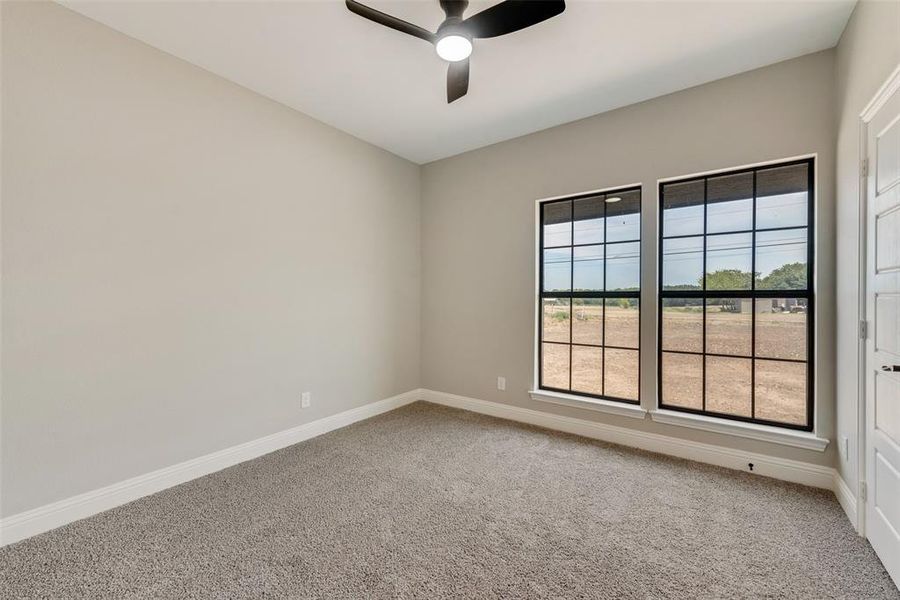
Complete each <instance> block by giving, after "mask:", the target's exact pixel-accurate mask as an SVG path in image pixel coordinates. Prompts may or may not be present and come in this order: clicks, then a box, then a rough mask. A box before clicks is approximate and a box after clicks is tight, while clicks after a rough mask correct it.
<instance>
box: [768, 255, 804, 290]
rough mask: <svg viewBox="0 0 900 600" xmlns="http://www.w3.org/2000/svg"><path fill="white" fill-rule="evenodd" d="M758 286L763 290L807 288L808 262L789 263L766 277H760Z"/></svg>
mask: <svg viewBox="0 0 900 600" xmlns="http://www.w3.org/2000/svg"><path fill="white" fill-rule="evenodd" d="M756 287H757V288H758V289H761V290H803V289H806V263H800V262H795V263H788V264H786V265H783V266H780V267H778V268H777V269H775V270H774V271H772V272H771V273H769V274H768V275H766V276H765V277H762V278H758V279H757V281H756Z"/></svg>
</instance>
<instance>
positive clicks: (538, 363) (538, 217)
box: [532, 183, 644, 417]
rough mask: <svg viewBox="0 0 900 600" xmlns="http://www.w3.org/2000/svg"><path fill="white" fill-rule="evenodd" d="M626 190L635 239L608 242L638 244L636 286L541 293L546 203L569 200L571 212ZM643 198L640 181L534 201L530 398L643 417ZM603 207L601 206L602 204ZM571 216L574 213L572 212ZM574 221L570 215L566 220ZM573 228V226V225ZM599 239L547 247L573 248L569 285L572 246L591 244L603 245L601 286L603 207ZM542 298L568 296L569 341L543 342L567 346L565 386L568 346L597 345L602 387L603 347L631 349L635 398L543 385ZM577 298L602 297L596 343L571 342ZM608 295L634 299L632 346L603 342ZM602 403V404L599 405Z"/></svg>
mask: <svg viewBox="0 0 900 600" xmlns="http://www.w3.org/2000/svg"><path fill="white" fill-rule="evenodd" d="M626 192H637V193H638V197H639V200H638V207H639V210H638V238H637V239H636V240H625V241H617V242H612V244H617V243H622V244H625V243H636V244H637V246H638V289H637V290H632V291H611V292H610V291H607V290H605V289H604V290H602V291H590V292H576V291H574V290H569V291H568V292H559V291H556V292H553V291H547V292H544V289H543V288H544V285H543V283H544V258H543V253H544V250H545V248H544V207H545V206H547V205H549V204H554V203H559V202H571V203H572V207H573V208H572V211H573V213H574V206H575V201H576V200H581V199H585V198H593V197H596V196H608V195H611V194H620V193H626ZM643 199H644V190H643V187H642V184H640V183H634V184H629V185H622V186H616V187H610V188H603V189H599V190H591V191H589V192H579V193H576V194H570V195H565V196H554V197H551V198H543V199H540V200H537V201H536V205H535V221H536V227H537V236H536V244H535V261H536V269H535V278H536V281H535V298H534V306H535V338H534V339H535V364H534V391H533V392H532V395H533V396H534V397H541V398H540V399H543V400H548V401H553V400H550V396H556V397H557V399H558V400H562V401H565V400H572V401H575V402H578V401H582V402H588V403H590V404H592V405H596V406H599V407H600V408H601V409H602V406H603V404H606V405H607V406H609V407H610V408H611V410H608V411H607V412H617V408H618V407H622V409H625V410H627V411H628V412H629V413H630V412H632V411H636V410H639V411H640V416H641V417H643V414H644V410H643V409H640V406H641V387H642V384H643V380H642V377H641V374H642V364H641V363H642V344H641V317H642V312H643V310H644V309H643V302H642V298H641V293H642V288H643V286H642V285H641V283H642V273H643V254H644V246H643V244H644V240H643V237H644V236H643V225H644V220H643V212H644V211H643V208H644V207H643ZM604 207H605V205H604ZM573 217H574V214H573ZM570 222H571V223H573V224H574V218H573V219H572V220H571V221H570ZM573 227H574V225H573ZM603 232H604V234H603V242H602V243H589V244H576V243H575V239H574V237H573V238H572V239H570V244H569V245H565V246H550V247H549V248H550V249H553V248H570V249H572V250H573V255H572V258H571V259H570V285H571V283H572V282H573V277H574V265H575V260H574V249H575V248H578V247H584V246H595V245H602V246H603V248H604V254H603V272H604V288H605V287H606V286H605V283H606V270H607V254H606V247H607V246H608V245H609V244H610V242H608V241H607V233H608V223H607V220H606V213H605V208H604V220H603ZM545 298H568V299H569V300H570V304H569V315H570V317H569V342H568V343H564V342H547V343H558V344H559V345H567V346H568V348H569V388H571V387H572V383H571V382H572V347H573V346H584V347H591V348H601V349H602V351H603V359H602V365H601V382H602V384H601V385H603V386H604V387H605V385H606V381H605V374H606V354H605V352H606V348H607V347H609V348H611V349H613V350H616V349H621V350H627V351H631V352H637V365H638V368H637V398H636V399H630V398H620V397H616V396H609V395H605V394H594V393H590V392H581V391H574V390H571V389H568V390H567V389H562V388H557V387H551V386H545V385H544V384H543V372H542V371H543V369H542V365H543V345H544V339H543V301H544V299H545ZM577 298H591V299H602V300H603V311H604V312H603V315H604V316H603V333H602V339H601V344H600V345H595V344H582V343H572V317H571V315H572V311H573V304H572V303H571V301H572V300H574V299H577ZM608 298H634V299H636V300H637V302H638V309H637V317H638V323H637V332H638V342H637V347H636V348H626V347H623V346H622V347H620V346H607V345H606V318H605V316H606V312H605V311H606V300H607V299H608ZM601 403H602V404H601Z"/></svg>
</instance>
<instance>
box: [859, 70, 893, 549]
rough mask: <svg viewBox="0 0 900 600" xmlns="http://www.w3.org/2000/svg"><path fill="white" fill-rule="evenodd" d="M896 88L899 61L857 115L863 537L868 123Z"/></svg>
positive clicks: (862, 506)
mask: <svg viewBox="0 0 900 600" xmlns="http://www.w3.org/2000/svg"><path fill="white" fill-rule="evenodd" d="M898 90H900V64H898V65H897V67H896V68H895V69H894V71H893V72H892V73H891V74H890V76H889V77H888V78H887V79H886V80H885V82H884V83H883V84H882V85H881V87H880V88H879V89H878V91H877V92H875V95H874V96H872V99H871V100H870V101H869V103H868V104H866V107H865V108H864V109H863V110H862V112H860V114H859V164H858V167H859V168H858V171H857V173H858V175H859V178H858V185H859V213H858V215H857V216H858V219H859V236H858V237H859V244H858V248H857V249H858V258H859V261H858V269H859V271H858V272H859V285H858V297H857V302H858V307H859V309H858V315H857V316H858V321H859V323H858V327H859V328H860V329H859V331H860V335H857V402H856V405H857V406H856V408H857V411H856V427H857V431H856V439H857V443H856V463H857V464H856V469H857V471H856V490H855V493H856V523H854V526H855V527H856V531H857V533H858V534H859V535H861V536H863V537H867V536H866V500H864V499H863V497H864V494H863V493H862V490H863V488H864V486H865V485H866V484H867V481H866V468H867V464H866V458H867V454H868V448H867V447H866V443H867V435H866V403H867V400H868V399H867V398H866V376H867V371H866V340H867V339H868V336H869V335H871V333H872V332H871V331H870V330H869V329H870V328H869V325H870V320H869V315H868V312H867V302H868V299H867V292H868V290H867V288H866V284H867V280H866V276H867V275H868V263H867V260H868V235H869V232H868V230H867V227H866V224H867V222H868V210H869V198H868V178H869V169H870V168H871V165H869V164H868V160H869V123H870V122H871V121H872V119H873V118H874V117H875V115H876V114H877V113H878V111H879V110H880V109H881V108H882V107H883V106H884V104H885V103H886V102H887V101H888V99H889V98H890V97H891V96H892V95H893V94H894V93H895V92H898ZM863 323H865V328H866V335H865V336H863V335H861V332H862V329H861V328H862V327H863Z"/></svg>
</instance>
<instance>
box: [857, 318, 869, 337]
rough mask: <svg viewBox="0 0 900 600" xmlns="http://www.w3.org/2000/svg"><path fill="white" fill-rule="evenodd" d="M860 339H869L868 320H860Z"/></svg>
mask: <svg viewBox="0 0 900 600" xmlns="http://www.w3.org/2000/svg"><path fill="white" fill-rule="evenodd" d="M859 339H861V340H867V339H869V322H868V321H860V322H859Z"/></svg>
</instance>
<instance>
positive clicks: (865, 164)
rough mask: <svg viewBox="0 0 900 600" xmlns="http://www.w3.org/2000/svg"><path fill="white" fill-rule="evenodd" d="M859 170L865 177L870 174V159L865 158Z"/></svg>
mask: <svg viewBox="0 0 900 600" xmlns="http://www.w3.org/2000/svg"><path fill="white" fill-rule="evenodd" d="M859 172H860V174H861V175H862V176H863V177H868V176H869V159H868V158H864V159H862V160H861V161H860V164H859Z"/></svg>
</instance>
